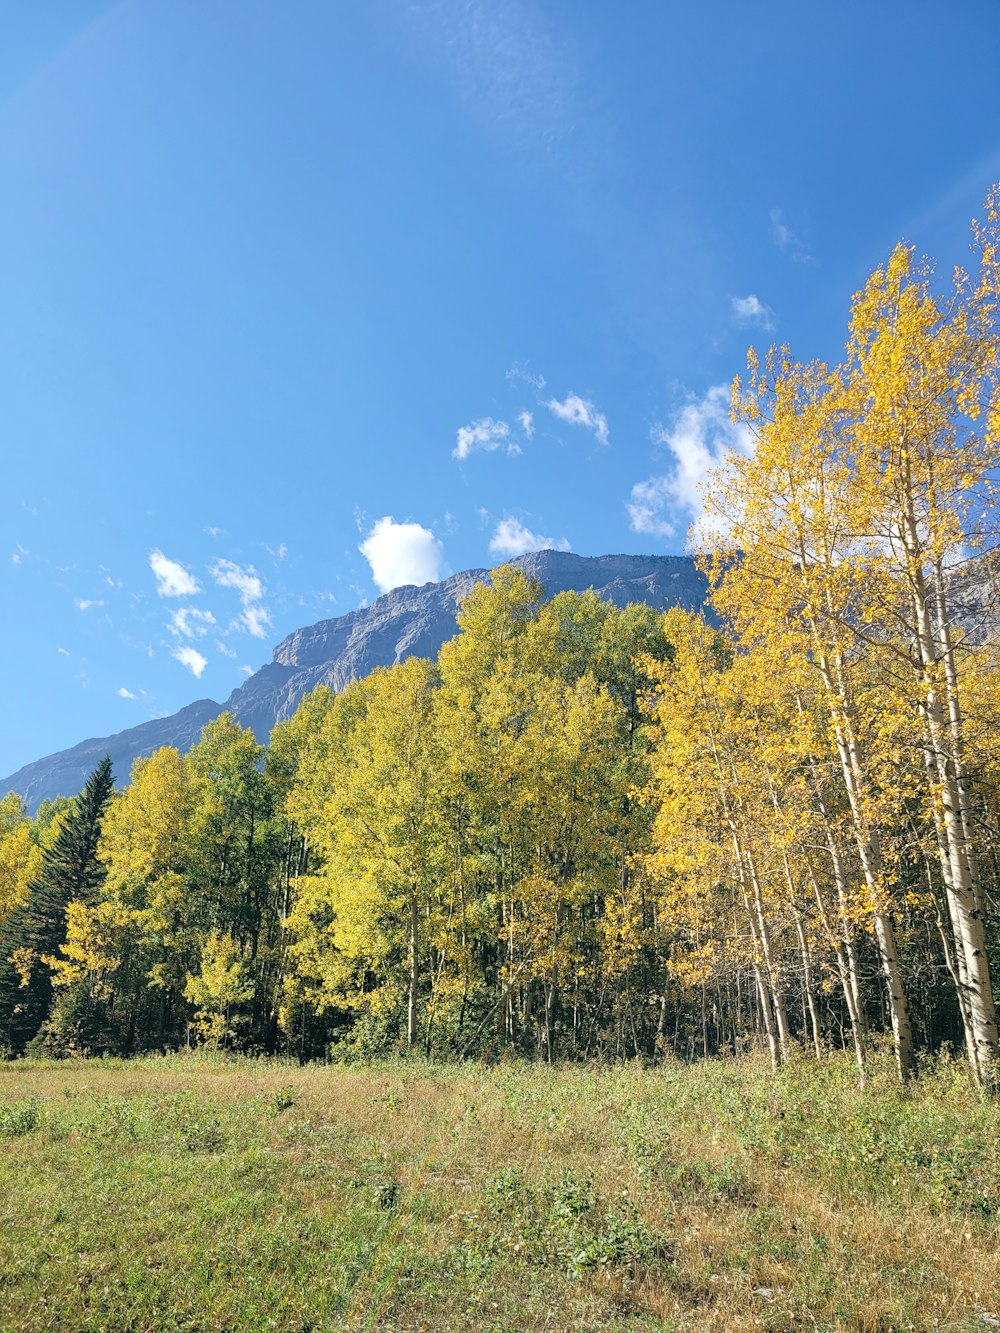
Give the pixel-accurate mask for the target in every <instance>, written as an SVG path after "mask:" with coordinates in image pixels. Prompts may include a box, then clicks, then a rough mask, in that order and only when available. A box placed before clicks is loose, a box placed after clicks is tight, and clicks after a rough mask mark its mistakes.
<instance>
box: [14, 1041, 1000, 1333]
mask: <svg viewBox="0 0 1000 1333" xmlns="http://www.w3.org/2000/svg"><path fill="white" fill-rule="evenodd" d="M998 1131H1000V1110H998V1108H997V1107H996V1106H994V1105H993V1104H990V1103H987V1102H984V1101H982V1100H980V1099H979V1098H978V1097H976V1096H975V1095H974V1094H972V1093H971V1092H970V1091H969V1090H968V1088H967V1086H966V1084H965V1082H964V1079H963V1077H962V1075H961V1072H960V1071H959V1070H957V1069H955V1068H953V1067H951V1066H949V1065H947V1064H944V1065H940V1066H938V1067H936V1068H935V1069H932V1070H930V1071H928V1074H927V1077H926V1078H925V1080H924V1081H923V1082H922V1084H921V1086H920V1089H919V1090H918V1092H917V1093H916V1094H915V1095H914V1096H912V1097H910V1098H903V1097H901V1096H900V1095H899V1094H898V1093H897V1092H896V1091H895V1090H894V1089H893V1088H892V1086H891V1083H890V1081H889V1078H888V1075H886V1077H885V1078H884V1079H883V1080H882V1081H881V1084H880V1086H878V1087H877V1088H876V1089H875V1090H874V1091H873V1092H871V1093H869V1094H867V1095H866V1096H860V1095H859V1094H858V1093H857V1092H856V1091H855V1090H854V1088H853V1084H852V1080H851V1073H850V1069H849V1067H848V1065H847V1064H846V1062H841V1061H840V1060H831V1061H830V1062H829V1063H827V1064H824V1065H822V1066H817V1065H815V1064H814V1063H809V1062H806V1061H804V1060H803V1061H802V1062H801V1063H799V1064H796V1065H794V1066H793V1067H791V1068H790V1069H789V1070H788V1071H786V1072H785V1073H784V1074H783V1075H782V1077H781V1078H780V1079H778V1080H775V1079H773V1078H772V1077H771V1076H770V1074H769V1073H768V1072H767V1071H766V1070H765V1069H764V1068H763V1067H762V1066H761V1065H759V1064H758V1063H756V1062H754V1061H745V1062H741V1063H739V1064H736V1063H733V1064H728V1065H723V1064H706V1065H702V1066H696V1067H680V1066H671V1067H668V1068H665V1069H662V1070H656V1071H647V1070H642V1069H638V1068H631V1067H629V1068H617V1069H611V1070H597V1069H581V1068H563V1069H554V1070H552V1069H544V1068H537V1067H527V1066H523V1065H510V1066H500V1067H498V1068H494V1069H490V1070H487V1069H483V1068H481V1067H477V1066H463V1067H459V1068H455V1067H443V1066H438V1067H433V1066H427V1065H419V1064H414V1065H403V1064H398V1065H382V1066H378V1067H369V1068H360V1067H351V1068H344V1067H327V1068H322V1067H307V1068H298V1067H293V1066H288V1065H283V1064H279V1063H268V1062H225V1061H222V1060H212V1059H207V1058H199V1057H172V1058H169V1059H162V1060H144V1061H135V1062H132V1063H129V1064H126V1063H118V1062H110V1061H109V1062H92V1063H63V1064H52V1063H49V1064H41V1063H33V1062H21V1063H18V1064H13V1065H6V1066H0V1326H2V1328H3V1329H9V1330H40V1329H95V1330H96V1329H102V1330H109V1331H110V1333H115V1331H117V1330H147V1329H149V1330H151V1329H192V1330H193V1329H206V1330H209V1329H213V1330H214V1329H219V1330H222V1329H255V1330H256V1329H280V1330H303V1331H304V1330H320V1329H337V1330H341V1329H343V1330H354V1329H387V1330H388V1329H392V1330H404V1329H405V1330H419V1329H423V1330H440V1329H475V1330H477V1331H483V1333H485V1331H486V1330H503V1331H504V1333H508V1331H513V1330H534V1329H551V1330H559V1329H566V1330H587V1329H595V1330H597V1329H601V1330H603V1329H612V1330H614V1329H622V1330H624V1329H629V1330H640V1329H642V1330H645V1329H698V1330H703V1329H704V1330H710V1329H719V1330H722V1329H726V1330H730V1329H732V1330H770V1331H775V1333H776V1331H777V1330H783V1329H801V1328H820V1329H831V1330H832V1329H859V1330H871V1331H872V1333H875V1331H876V1330H878V1331H883V1333H884V1331H887V1330H895V1329H900V1330H902V1329H934V1328H938V1329H953V1330H959V1329H962V1330H971V1329H978V1330H983V1329H986V1328H989V1327H991V1326H994V1325H991V1324H990V1322H989V1321H990V1319H991V1318H995V1319H1000V1308H998V1307H1000V1257H998V1246H997V1240H998V1234H997V1233H998V1218H1000V1179H998V1154H1000V1133H998Z"/></svg>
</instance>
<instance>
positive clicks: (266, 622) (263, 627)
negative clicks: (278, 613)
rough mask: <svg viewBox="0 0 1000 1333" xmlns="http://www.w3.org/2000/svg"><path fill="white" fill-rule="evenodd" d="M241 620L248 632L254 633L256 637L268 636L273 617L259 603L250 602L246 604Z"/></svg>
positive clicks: (263, 637) (264, 637)
mask: <svg viewBox="0 0 1000 1333" xmlns="http://www.w3.org/2000/svg"><path fill="white" fill-rule="evenodd" d="M240 621H241V623H242V625H243V628H244V629H245V630H246V632H247V633H248V634H252V635H253V637H254V638H255V639H266V638H267V631H268V630H269V629H270V628H271V617H270V616H269V615H268V614H267V611H266V610H265V608H264V607H262V606H260V605H259V604H258V603H256V602H250V603H248V604H247V605H246V606H244V608H243V614H242V616H241V617H240Z"/></svg>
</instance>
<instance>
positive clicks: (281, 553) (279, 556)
mask: <svg viewBox="0 0 1000 1333" xmlns="http://www.w3.org/2000/svg"><path fill="white" fill-rule="evenodd" d="M264 550H265V551H266V552H267V553H268V555H269V556H270V557H271V559H272V560H276V561H277V562H278V563H279V564H280V563H281V561H282V560H284V558H285V556H286V555H287V554H288V547H287V546H286V545H285V543H284V542H281V543H280V545H278V546H268V545H267V543H266V542H265V544H264Z"/></svg>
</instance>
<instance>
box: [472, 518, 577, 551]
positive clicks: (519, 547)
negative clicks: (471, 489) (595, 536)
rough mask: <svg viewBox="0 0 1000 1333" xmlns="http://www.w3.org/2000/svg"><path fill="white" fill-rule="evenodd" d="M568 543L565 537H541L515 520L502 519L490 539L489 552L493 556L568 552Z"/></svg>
mask: <svg viewBox="0 0 1000 1333" xmlns="http://www.w3.org/2000/svg"><path fill="white" fill-rule="evenodd" d="M569 549H570V545H569V542H568V541H567V540H566V538H565V537H543V536H542V534H541V533H539V532H532V531H531V529H530V528H526V527H525V526H524V524H523V523H522V522H521V521H520V520H519V519H516V518H505V519H502V520H501V521H500V522H499V523H498V524H497V527H496V531H495V532H494V534H493V536H492V537H491V538H490V550H491V551H492V552H493V554H494V555H505V556H510V557H513V556H516V555H524V554H525V553H526V552H527V551H550V550H551V551H568V550H569Z"/></svg>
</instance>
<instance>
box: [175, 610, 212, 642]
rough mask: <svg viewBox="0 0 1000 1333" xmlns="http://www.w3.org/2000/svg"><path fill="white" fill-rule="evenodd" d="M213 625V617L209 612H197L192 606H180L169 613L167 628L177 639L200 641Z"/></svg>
mask: <svg viewBox="0 0 1000 1333" xmlns="http://www.w3.org/2000/svg"><path fill="white" fill-rule="evenodd" d="M214 624H215V616H213V615H212V613H211V611H199V610H198V608H197V607H194V606H180V607H178V608H177V610H176V611H172V612H171V613H170V621H169V623H168V625H167V628H168V629H169V630H170V633H171V634H173V635H176V637H177V638H185V639H200V638H203V637H204V636H205V635H206V634H207V633H208V630H209V626H211V625H214Z"/></svg>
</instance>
